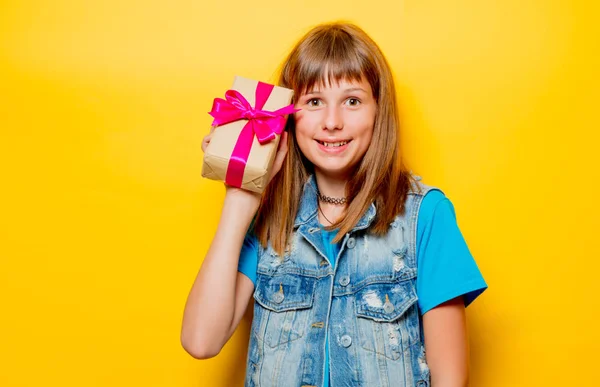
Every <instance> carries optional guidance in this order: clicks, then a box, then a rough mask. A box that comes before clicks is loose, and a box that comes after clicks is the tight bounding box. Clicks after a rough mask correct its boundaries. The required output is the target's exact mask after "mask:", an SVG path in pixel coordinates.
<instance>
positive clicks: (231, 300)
mask: <svg viewBox="0 0 600 387" xmlns="http://www.w3.org/2000/svg"><path fill="white" fill-rule="evenodd" d="M213 131H214V127H213V128H212V129H211V131H210V134H208V135H207V136H206V137H205V138H204V140H203V142H202V150H206V147H207V146H208V144H209V143H210V139H211V136H212V133H213ZM287 149H288V146H287V132H283V133H282V135H281V141H280V143H279V147H278V149H277V154H276V156H275V160H274V162H273V167H272V169H271V173H270V176H269V179H268V180H269V182H270V181H271V180H272V179H273V176H275V174H277V172H278V171H279V170H280V169H281V166H282V164H283V160H284V159H285V156H286V154H287ZM226 190H227V191H226V194H225V202H224V203H223V210H222V212H221V219H220V220H219V225H218V227H217V232H216V234H215V237H214V239H213V241H212V243H211V244H210V248H209V249H208V252H207V253H206V257H205V258H204V261H203V262H202V266H201V267H200V271H199V272H198V275H197V276H196V279H195V281H194V284H193V285H192V289H191V290H190V293H189V295H188V298H187V301H186V304H185V310H184V313H183V322H182V327H181V344H182V346H183V348H184V349H185V350H186V351H187V352H188V353H189V354H190V355H192V356H193V357H195V358H197V359H206V358H210V357H213V356H216V355H217V354H218V353H219V352H220V351H221V348H223V346H224V345H225V343H227V341H228V340H229V338H230V337H231V335H232V334H233V332H234V331H235V329H236V328H237V326H238V324H239V322H240V320H241V319H242V317H243V316H244V313H245V311H246V308H247V307H248V303H249V301H250V297H251V296H252V292H253V290H254V284H253V283H252V281H251V280H250V279H249V278H248V277H246V276H245V275H244V274H241V273H238V270H237V266H238V263H239V257H240V251H241V250H242V244H243V243H244V237H245V235H246V232H247V231H248V228H249V227H250V223H251V222H252V219H253V218H254V215H255V214H256V211H257V210H258V207H259V205H260V195H258V194H255V193H252V192H248V191H244V190H241V189H239V188H232V187H229V186H227V187H226Z"/></svg>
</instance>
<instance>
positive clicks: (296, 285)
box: [252, 273, 317, 348]
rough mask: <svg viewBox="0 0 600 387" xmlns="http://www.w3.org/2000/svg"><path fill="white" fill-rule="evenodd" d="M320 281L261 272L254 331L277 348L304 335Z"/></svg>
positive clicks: (256, 291)
mask: <svg viewBox="0 0 600 387" xmlns="http://www.w3.org/2000/svg"><path fill="white" fill-rule="evenodd" d="M316 284H317V280H316V278H313V277H305V276H301V275H295V274H283V275H275V276H270V275H266V274H261V273H257V279H256V287H255V291H254V299H255V300H256V303H255V309H254V316H255V317H254V318H255V320H256V321H254V322H253V324H252V331H253V333H254V334H255V335H256V337H257V338H258V339H259V340H262V341H264V342H265V343H266V344H267V345H268V346H269V347H272V348H275V347H277V346H279V345H282V344H285V343H287V342H289V341H293V340H297V339H299V338H301V337H302V336H303V335H304V332H305V331H306V326H307V324H308V321H309V320H308V318H309V315H310V312H311V309H310V308H311V307H312V305H313V298H314V293H315V287H316Z"/></svg>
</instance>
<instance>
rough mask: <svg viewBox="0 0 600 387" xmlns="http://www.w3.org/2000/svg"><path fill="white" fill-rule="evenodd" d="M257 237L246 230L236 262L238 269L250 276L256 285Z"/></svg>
mask: <svg viewBox="0 0 600 387" xmlns="http://www.w3.org/2000/svg"><path fill="white" fill-rule="evenodd" d="M258 243H259V242H258V239H257V238H256V236H255V235H254V234H253V233H252V232H251V231H248V232H247V233H246V236H245V237H244V243H243V244H242V250H241V251H240V260H239V262H238V271H239V272H240V273H242V274H244V275H245V276H246V277H248V278H250V280H251V281H252V283H253V284H255V285H256V269H257V267H258Z"/></svg>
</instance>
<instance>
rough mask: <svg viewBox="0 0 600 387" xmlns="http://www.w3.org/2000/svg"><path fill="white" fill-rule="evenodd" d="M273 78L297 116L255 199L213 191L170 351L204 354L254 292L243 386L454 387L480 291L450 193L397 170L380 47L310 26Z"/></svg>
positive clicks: (461, 377) (390, 92) (339, 28)
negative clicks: (205, 247)
mask: <svg viewBox="0 0 600 387" xmlns="http://www.w3.org/2000/svg"><path fill="white" fill-rule="evenodd" d="M279 84H280V85H281V86H284V87H288V88H290V89H293V90H294V91H295V97H294V103H295V106H296V108H298V109H300V110H299V111H298V112H297V113H295V115H294V117H290V119H289V120H288V127H287V131H288V133H289V134H288V133H286V132H284V134H283V135H282V139H281V145H280V147H279V149H278V152H277V155H276V159H275V164H274V167H273V171H272V173H271V175H270V179H271V180H270V183H269V185H268V186H267V189H266V191H265V192H264V194H263V195H262V196H259V195H257V194H254V193H251V192H247V191H243V190H240V189H236V188H232V187H228V186H227V187H226V195H225V202H224V206H223V210H222V215H221V220H220V222H219V226H218V228H217V232H216V234H215V237H214V240H213V242H212V244H211V246H210V249H209V251H208V253H207V255H206V257H205V259H204V262H203V264H202V267H201V269H200V271H199V273H198V276H197V278H196V280H195V282H194V285H193V287H192V289H191V291H190V294H189V297H188V300H187V304H186V307H185V312H184V316H183V327H182V334H181V341H182V344H183V347H184V348H185V350H186V351H187V352H189V353H190V354H191V355H192V356H193V357H195V358H198V359H204V358H209V357H213V356H215V355H217V354H218V353H219V351H220V350H221V348H222V347H223V346H224V345H225V343H226V342H227V341H228V340H229V338H230V337H231V335H232V334H233V332H234V331H235V329H236V327H237V326H238V323H239V322H240V320H241V318H242V316H243V315H244V313H245V310H246V307H247V305H248V303H249V301H250V300H251V298H253V300H252V301H254V309H253V310H254V314H253V321H252V328H251V333H250V342H249V348H248V357H247V364H246V381H245V385H246V386H262V387H267V386H278V387H281V386H283V387H288V386H289V387H301V386H302V387H311V386H318V387H322V386H331V387H337V386H374V387H375V386H376V387H379V386H433V387H444V386H466V385H467V380H468V372H469V371H468V345H467V334H466V323H465V307H466V306H467V305H469V304H470V303H471V302H472V301H473V300H474V299H475V298H476V297H477V296H478V295H479V294H481V293H482V292H483V291H484V290H485V289H486V288H487V285H486V283H485V281H484V279H483V278H482V276H481V274H480V272H479V270H478V268H477V265H476V263H475V261H474V259H473V257H472V256H471V254H470V252H469V249H468V248H467V245H466V243H465V241H464V239H463V237H462V235H461V232H460V230H459V228H458V226H457V223H456V218H455V214H454V208H453V206H452V203H451V202H450V200H449V199H448V198H446V197H445V195H444V193H443V192H442V191H441V190H439V189H437V188H435V187H432V186H428V185H425V184H423V183H421V182H420V181H419V178H418V177H417V176H414V175H413V174H411V173H410V172H408V171H407V170H406V168H405V167H404V165H403V162H402V159H401V155H400V148H399V144H398V143H399V126H400V125H399V119H398V109H397V106H396V95H395V88H394V82H393V79H392V74H391V71H390V68H389V66H388V64H387V62H386V60H385V58H384V56H383V54H382V53H381V51H380V50H379V48H378V46H377V45H376V44H375V43H374V42H373V40H371V38H370V37H369V36H367V35H366V34H365V33H364V32H363V31H362V30H361V29H359V28H358V27H356V26H354V25H352V24H347V23H332V24H325V25H321V26H318V27H316V28H314V29H312V30H311V31H310V32H308V34H306V35H305V36H304V37H303V38H302V39H301V40H300V42H299V43H298V44H297V45H296V46H295V48H294V49H293V50H292V52H291V53H290V55H289V57H288V58H287V59H286V60H285V62H284V65H283V68H282V72H281V78H280V81H279ZM209 141H210V134H209V135H208V136H207V137H206V138H205V141H204V146H206V144H207V143H208V142H209ZM288 150H289V151H288ZM425 353H427V356H425Z"/></svg>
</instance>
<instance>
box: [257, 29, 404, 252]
mask: <svg viewBox="0 0 600 387" xmlns="http://www.w3.org/2000/svg"><path fill="white" fill-rule="evenodd" d="M361 79H365V80H366V81H368V82H369V84H370V85H371V89H372V91H373V97H374V98H375V100H376V102H377V113H376V116H375V123H374V127H373V136H372V139H371V143H370V145H369V148H368V149H367V151H366V153H365V155H364V157H363V159H362V160H361V162H360V163H359V164H358V165H357V167H356V170H355V173H353V174H352V178H351V179H350V180H349V181H348V183H347V184H346V194H347V196H348V198H349V203H348V206H347V208H346V211H345V215H344V217H343V218H342V219H341V220H340V221H339V222H338V223H337V224H334V225H332V226H330V227H328V229H330V230H331V229H335V228H339V232H338V234H337V235H336V237H335V239H334V242H339V241H340V240H341V239H342V237H343V235H344V234H346V233H347V232H349V231H350V230H352V228H353V227H354V226H355V225H356V224H357V222H358V221H359V220H360V218H361V217H362V216H363V214H364V213H365V212H366V211H367V210H368V208H369V206H370V205H371V203H373V202H374V203H375V206H376V208H377V215H376V217H375V219H374V220H373V222H372V223H371V226H370V228H369V231H371V232H373V233H375V234H385V233H386V232H387V230H388V227H389V225H390V223H391V222H392V221H393V219H394V217H396V216H397V215H398V214H400V213H403V212H404V202H405V200H406V197H407V195H408V191H409V186H410V182H411V179H412V178H413V177H412V175H411V173H410V172H408V170H407V169H406V167H405V166H404V164H403V161H402V159H401V157H400V153H399V129H400V123H399V116H398V108H397V104H396V93H395V86H394V80H393V77H392V73H391V70H390V67H389V65H388V63H387V61H386V59H385V57H384V55H383V53H382V52H381V50H380V49H379V47H378V46H377V44H376V43H375V42H374V41H373V40H372V39H371V38H370V37H369V36H368V35H367V34H366V33H365V32H364V31H363V30H362V29H360V28H359V27H357V26H356V25H353V24H351V23H345V22H334V23H327V24H321V25H319V26H317V27H314V28H313V29H311V30H310V31H309V32H308V33H307V34H306V35H304V37H302V38H301V39H300V41H299V42H298V43H297V44H296V45H295V47H294V48H293V49H292V51H291V52H290V54H289V55H288V57H287V59H286V60H285V61H284V62H283V65H282V68H281V73H280V78H279V85H280V86H283V87H287V88H290V89H293V90H294V95H295V96H296V97H297V96H300V95H302V94H303V93H305V92H306V91H307V90H308V89H310V88H312V87H313V86H315V85H319V86H325V85H327V84H331V83H332V81H335V82H339V81H341V80H345V81H360V80H361ZM286 129H287V130H288V131H289V134H290V135H289V136H288V149H289V151H288V154H287V156H286V159H285V161H284V163H283V166H282V169H281V170H280V171H279V173H277V174H276V175H275V176H274V178H273V180H272V181H271V182H270V183H269V185H268V186H267V188H266V190H265V192H264V195H263V196H262V200H261V204H260V207H259V210H258V213H257V216H256V219H255V222H254V232H255V234H256V236H257V237H258V239H259V241H260V243H261V245H262V246H263V247H266V246H267V244H268V242H271V246H272V247H273V249H274V250H275V251H277V252H278V253H279V254H281V255H283V252H284V250H285V247H286V246H287V244H288V241H289V240H290V238H291V235H292V232H293V227H294V220H295V217H296V213H297V211H298V204H299V201H300V197H301V195H302V191H303V187H304V184H305V183H306V181H307V179H308V177H309V175H310V174H311V173H312V172H313V171H314V169H313V166H312V164H311V163H310V162H309V161H308V160H307V159H306V158H305V157H304V155H303V154H302V152H301V151H300V148H299V147H298V144H297V142H296V138H295V121H294V118H293V117H292V116H290V117H289V119H288V122H287V127H286Z"/></svg>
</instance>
